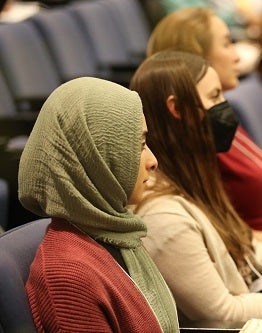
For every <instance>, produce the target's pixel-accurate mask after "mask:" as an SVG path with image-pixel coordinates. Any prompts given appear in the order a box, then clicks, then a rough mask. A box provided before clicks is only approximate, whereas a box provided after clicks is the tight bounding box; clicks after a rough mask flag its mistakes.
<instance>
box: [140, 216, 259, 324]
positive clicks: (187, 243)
mask: <svg viewBox="0 0 262 333" xmlns="http://www.w3.org/2000/svg"><path fill="white" fill-rule="evenodd" d="M143 220H144V221H145V223H146V224H147V226H148V237H147V238H145V239H144V245H145V247H146V248H147V249H148V251H149V252H150V253H151V255H152V257H153V259H154V260H155V262H156V264H157V266H158V268H159V269H160V271H161V272H162V274H163V276H164V278H165V279H166V281H167V283H168V285H169V287H170V289H171V291H172V292H173V294H174V297H175V300H176V303H177V306H178V308H179V309H180V310H181V311H182V312H183V313H184V314H185V315H186V316H187V317H188V318H189V319H191V320H233V321H247V320H248V319H250V318H262V294H254V293H253V294H252V293H242V294H240V295H233V294H231V293H230V292H229V290H228V289H227V287H226V286H225V284H224V282H223V281H222V279H221V277H220V275H219V274H218V271H217V270H216V267H215V263H214V261H212V258H211V257H210V255H209V253H208V250H207V247H206V244H205V239H204V237H203V234H202V233H201V230H200V228H199V227H198V226H197V225H196V224H193V223H192V221H191V220H189V219H188V218H187V217H186V216H182V215H179V214H170V213H162V214H152V215H150V214H148V215H145V216H143ZM236 274H238V272H237V271H236Z"/></svg>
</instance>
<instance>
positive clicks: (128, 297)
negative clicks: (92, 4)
mask: <svg viewBox="0 0 262 333" xmlns="http://www.w3.org/2000/svg"><path fill="white" fill-rule="evenodd" d="M146 132H147V127H146V123H145V119H144V116H143V112H142V104H141V100H140V98H139V96H138V95H137V93H135V92H132V91H130V90H128V89H127V88H124V87H122V86H120V85H117V84H115V83H112V82H109V81H105V80H101V79H97V78H78V79H75V80H72V81H69V82H67V83H65V84H63V85H62V86H60V87H58V88H57V89H56V90H55V91H54V92H53V93H52V94H51V95H50V96H49V98H48V99H47V101H46V102H45V104H44V105H43V107H42V110H41V111H40V114H39V116H38V119H37V121H36V124H35V126H34V128H33V131H32V133H31V135H30V137H29V140H28V142H27V144H26V147H25V149H24V151H23V154H22V157H21V161H20V167H19V198H20V201H21V203H22V204H23V205H24V207H25V208H27V209H29V210H30V211H32V212H34V213H35V214H38V215H40V216H50V217H52V222H51V224H50V225H49V227H48V229H47V232H46V235H45V238H44V239H43V241H42V243H41V244H40V246H39V248H38V251H37V253H36V256H35V259H34V261H33V264H32V266H31V270H30V276H29V279H28V281H27V284H26V290H27V294H28V298H29V302H30V306H31V310H32V314H33V318H34V322H35V325H36V328H37V330H38V332H78V333H79V332H97V333H98V332H119V333H120V332H125V333H128V332H130V333H131V332H132V333H136V332H137V333H138V332H143V333H146V332H150V333H152V332H154V333H157V332H170V333H171V332H172V333H174V332H178V324H177V314H176V307H175V304H174V300H173V298H172V297H171V294H170V292H169V290H168V288H167V286H166V284H165V282H164V280H163V278H162V276H161V275H160V273H159V272H158V270H157V268H156V267H155V265H154V264H153V262H152V260H151V259H150V257H149V256H148V254H147V252H146V251H145V250H144V248H143V247H142V243H141V238H142V237H144V236H145V235H146V226H145V224H144V223H143V222H142V221H141V220H140V218H139V217H138V216H136V215H133V214H132V212H131V211H130V210H128V209H127V204H136V203H137V202H138V201H139V200H140V198H141V196H142V193H143V191H144V190H145V187H146V186H147V185H146V184H147V181H148V178H149V174H150V172H151V171H152V170H154V169H155V168H156V166H157V161H156V159H155V157H154V155H153V154H152V152H151V151H150V150H149V148H148V147H147V145H146V138H145V136H146Z"/></svg>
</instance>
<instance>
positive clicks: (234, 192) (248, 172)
mask: <svg viewBox="0 0 262 333" xmlns="http://www.w3.org/2000/svg"><path fill="white" fill-rule="evenodd" d="M218 162H219V165H220V170H221V173H222V178H223V182H224V185H225V188H226V191H227V193H228V194H229V197H230V198H231V201H232V203H233V205H234V207H235V209H236V211H237V212H238V213H239V215H240V216H241V217H242V218H243V220H244V221H245V222H246V223H247V224H249V225H250V227H252V228H254V229H257V230H262V150H261V149H260V148H259V147H258V146H257V145H256V144H255V143H254V142H253V141H252V140H251V139H250V137H249V136H248V134H247V133H246V132H245V131H244V129H243V128H241V127H239V128H238V130H237V132H236V135H235V138H234V140H233V143H232V146H231V149H230V150H229V151H228V152H227V153H220V154H218Z"/></svg>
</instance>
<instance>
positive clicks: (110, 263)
mask: <svg viewBox="0 0 262 333" xmlns="http://www.w3.org/2000/svg"><path fill="white" fill-rule="evenodd" d="M83 254H84V255H83ZM26 290H27V294H28V298H29V301H30V306H31V310H32V314H33V317H34V321H35V325H36V327H37V330H38V332H49V333H54V332H77V333H79V332H92V333H94V332H95V333H98V332H114V333H122V332H124V333H140V332H143V333H161V332H162V330H161V328H160V326H159V323H158V321H157V318H156V317H155V315H154V313H153V312H152V311H151V310H150V308H149V307H148V303H147V301H146V299H145V298H144V297H143V296H142V294H141V293H140V292H139V289H138V288H136V287H135V285H134V283H133V282H132V281H131V279H130V278H129V277H128V275H127V274H126V273H125V272H124V271H123V270H122V268H121V267H120V266H119V265H118V264H117V263H116V262H115V260H114V259H113V258H112V256H111V255H110V254H109V253H108V252H107V251H106V250H105V248H103V247H102V246H101V245H99V244H98V243H96V242H95V241H94V240H92V239H91V238H90V237H88V236H86V235H84V234H81V233H80V231H78V230H76V229H75V228H74V227H73V226H70V225H69V224H68V223H66V221H64V222H63V221H57V220H56V219H55V221H53V222H52V223H51V225H50V227H49V228H48V231H47V234H46V237H45V239H44V241H43V242H42V244H41V246H40V247H39V249H38V251H37V255H36V259H35V260H34V262H33V264H32V266H31V272H30V277H29V280H28V282H27V284H26Z"/></svg>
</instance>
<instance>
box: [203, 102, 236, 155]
mask: <svg viewBox="0 0 262 333" xmlns="http://www.w3.org/2000/svg"><path fill="white" fill-rule="evenodd" d="M207 115H208V117H209V120H210V123H211V127H212V132H213V136H214V141H215V146H216V151H217V153H222V152H226V151H228V150H229V149H230V147H231V143H232V141H233V139H234V136H235V132H236V129H237V126H238V119H237V116H236V115H235V113H234V111H233V109H232V107H231V106H230V104H229V103H228V102H227V101H224V102H222V103H219V104H216V105H214V106H212V108H210V109H208V110H207Z"/></svg>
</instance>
